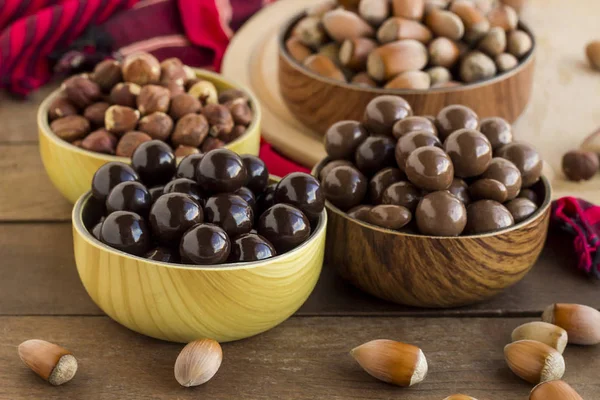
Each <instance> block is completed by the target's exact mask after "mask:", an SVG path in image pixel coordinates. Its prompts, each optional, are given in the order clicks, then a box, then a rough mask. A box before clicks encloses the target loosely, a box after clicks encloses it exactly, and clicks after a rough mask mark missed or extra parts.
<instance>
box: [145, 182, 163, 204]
mask: <svg viewBox="0 0 600 400" xmlns="http://www.w3.org/2000/svg"><path fill="white" fill-rule="evenodd" d="M148 193H150V202H151V203H152V204H154V203H155V202H156V200H158V198H159V197H160V196H162V195H163V194H164V193H165V187H164V186H162V185H159V186H154V187H151V188H150V189H148Z"/></svg>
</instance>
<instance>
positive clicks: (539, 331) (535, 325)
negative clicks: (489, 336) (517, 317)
mask: <svg viewBox="0 0 600 400" xmlns="http://www.w3.org/2000/svg"><path fill="white" fill-rule="evenodd" d="M511 338H512V341H513V342H518V341H519V340H535V341H537V342H542V343H544V344H547V345H548V346H550V347H553V348H555V349H556V350H557V351H558V352H559V353H561V354H562V353H563V352H564V351H565V348H566V347H567V343H568V340H569V336H568V335H567V331H565V330H564V329H563V328H561V327H559V326H556V325H553V324H549V323H547V322H542V321H533V322H529V323H526V324H523V325H521V326H518V327H517V328H515V330H514V331H513V332H512V335H511Z"/></svg>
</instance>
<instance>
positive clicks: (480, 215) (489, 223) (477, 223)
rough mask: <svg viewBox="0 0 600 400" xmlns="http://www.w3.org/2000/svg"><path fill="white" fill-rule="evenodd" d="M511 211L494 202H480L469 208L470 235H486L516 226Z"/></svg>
mask: <svg viewBox="0 0 600 400" xmlns="http://www.w3.org/2000/svg"><path fill="white" fill-rule="evenodd" d="M514 223H515V221H514V219H513V216H512V215H511V213H510V211H508V210H507V209H506V207H504V206H503V205H502V204H500V203H498V202H497V201H493V200H479V201H476V202H474V203H471V204H469V206H468V207H467V227H466V228H465V232H466V233H468V234H476V233H486V232H492V231H496V230H498V229H502V228H507V227H509V226H511V225H514Z"/></svg>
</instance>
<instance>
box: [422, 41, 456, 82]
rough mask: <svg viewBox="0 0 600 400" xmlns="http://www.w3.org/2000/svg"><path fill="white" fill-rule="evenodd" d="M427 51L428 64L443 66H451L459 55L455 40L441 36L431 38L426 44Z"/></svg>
mask: <svg viewBox="0 0 600 400" xmlns="http://www.w3.org/2000/svg"><path fill="white" fill-rule="evenodd" d="M427 51H428V53H429V64H431V65H433V66H440V67H445V68H451V67H452V66H453V65H454V64H456V62H457V61H458V57H459V56H460V49H459V48H458V45H457V44H456V42H454V41H453V40H450V39H448V38H446V37H443V36H440V37H437V38H435V39H433V40H432V41H431V43H429V45H428V46H427ZM448 80H450V79H448Z"/></svg>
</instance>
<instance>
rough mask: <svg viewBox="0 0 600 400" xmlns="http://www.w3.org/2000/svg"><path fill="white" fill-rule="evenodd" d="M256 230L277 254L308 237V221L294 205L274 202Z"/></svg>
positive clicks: (263, 215)
mask: <svg viewBox="0 0 600 400" xmlns="http://www.w3.org/2000/svg"><path fill="white" fill-rule="evenodd" d="M339 168H342V167H339ZM257 230H258V234H259V235H261V236H263V237H264V238H265V239H267V240H268V241H269V242H271V243H272V244H273V246H274V247H275V250H277V253H278V254H282V253H285V252H286V251H289V250H291V249H293V248H295V247H297V246H298V245H300V244H301V243H303V242H304V241H305V240H306V239H308V237H309V236H310V223H309V222H308V218H307V217H306V215H304V213H302V211H300V210H299V209H297V208H296V207H293V206H290V205H289V204H275V205H274V206H273V207H271V208H269V209H268V210H267V211H265V212H264V213H263V214H262V215H261V216H260V219H259V220H258V229H257Z"/></svg>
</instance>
